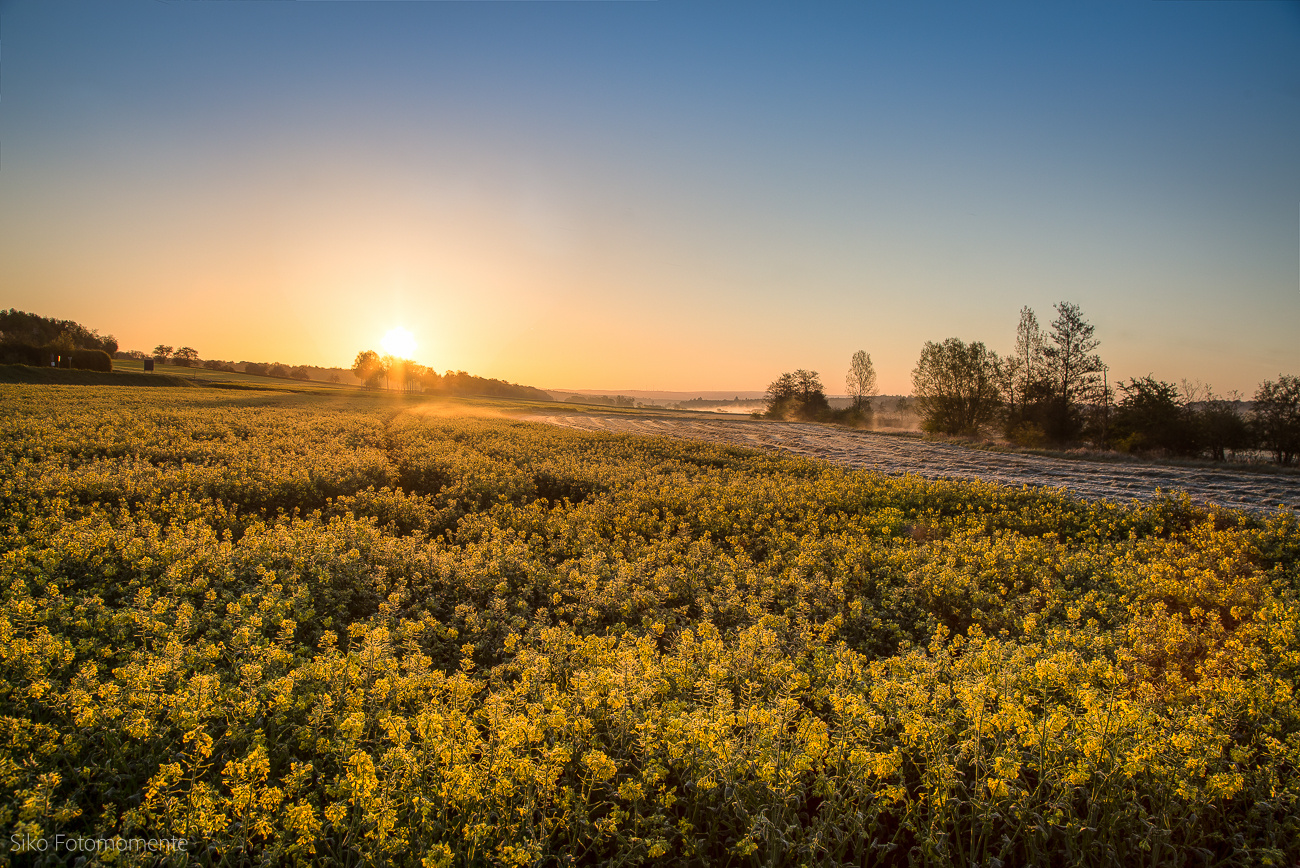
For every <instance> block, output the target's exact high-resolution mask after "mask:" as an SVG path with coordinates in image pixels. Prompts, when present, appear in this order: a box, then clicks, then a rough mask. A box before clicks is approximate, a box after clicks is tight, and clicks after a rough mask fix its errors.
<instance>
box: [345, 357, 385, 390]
mask: <svg viewBox="0 0 1300 868" xmlns="http://www.w3.org/2000/svg"><path fill="white" fill-rule="evenodd" d="M352 373H353V374H355V375H356V377H357V379H358V380H361V381H362V382H364V383H365V384H366V385H367V386H369V387H371V388H372V389H373V388H376V387H378V386H379V381H380V380H382V379H383V378H384V376H385V374H386V373H387V372H386V371H385V370H384V364H383V362H382V361H380V359H379V353H377V352H375V351H374V350H362V351H361V352H359V353H357V358H356V361H354V362H353V363H352Z"/></svg>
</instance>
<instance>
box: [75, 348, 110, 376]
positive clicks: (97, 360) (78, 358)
mask: <svg viewBox="0 0 1300 868" xmlns="http://www.w3.org/2000/svg"><path fill="white" fill-rule="evenodd" d="M72 367H74V368H76V369H77V370H81V371H112V370H113V358H112V356H110V355H109V354H108V353H106V352H104V351H103V350H73V351H72Z"/></svg>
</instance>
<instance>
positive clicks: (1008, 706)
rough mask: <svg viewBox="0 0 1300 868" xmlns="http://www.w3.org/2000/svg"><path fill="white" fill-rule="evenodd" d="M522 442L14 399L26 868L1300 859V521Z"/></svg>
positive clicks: (10, 444) (265, 399) (9, 705)
mask: <svg viewBox="0 0 1300 868" xmlns="http://www.w3.org/2000/svg"><path fill="white" fill-rule="evenodd" d="M476 407H477V408H478V409H477V410H476V409H475V408H476ZM501 407H502V405H500V404H491V405H489V404H486V403H484V404H479V405H476V404H475V403H474V402H470V401H459V402H456V403H454V404H453V403H449V402H437V401H428V400H422V399H410V400H401V399H396V398H394V397H391V396H386V395H376V394H364V393H351V394H346V393H339V394H337V395H328V394H291V393H272V392H232V391H222V390H216V389H198V388H185V389H171V388H155V389H131V388H109V387H98V386H66V387H62V386H23V385H9V386H0V540H2V541H0V595H2V601H0V830H3V838H2V840H0V851H2V850H5V849H8V851H9V852H6V853H0V860H9V861H10V862H12V863H13V864H33V863H35V864H41V863H47V864H64V863H67V862H70V861H72V860H73V859H74V858H75V857H76V856H78V855H85V854H84V853H81V854H68V853H66V852H63V853H52V852H48V851H46V852H44V853H42V852H26V853H16V852H14V850H15V849H16V848H15V846H14V844H13V843H11V842H13V841H16V840H19V841H38V840H54V836H55V835H59V834H62V835H65V836H75V837H90V838H100V839H105V840H110V841H112V840H117V839H119V838H120V839H122V840H126V839H132V838H139V839H148V838H154V839H164V838H165V839H183V840H184V841H185V842H186V850H185V854H184V855H181V854H180V853H173V855H172V856H171V857H160V856H159V855H158V854H157V853H154V854H141V853H129V852H128V853H124V854H121V855H115V856H112V857H111V858H112V859H115V860H116V862H118V863H119V864H130V863H134V862H138V863H142V864H145V863H147V864H154V863H155V861H156V860H158V859H159V858H164V859H166V858H170V859H171V861H174V862H176V863H178V864H179V863H181V862H183V861H186V860H188V861H189V862H193V863H198V864H229V865H239V864H253V863H269V864H304V865H308V864H322V865H370V864H374V865H379V864H389V863H394V864H399V865H422V864H423V865H567V864H584V865H606V864H641V863H660V864H687V865H691V864H693V865H836V864H853V865H877V864H883V865H907V864H934V865H958V864H960V865H971V864H976V865H995V864H1002V865H1029V864H1034V865H1064V864H1081V865H1180V864H1181V865H1221V864H1222V865H1263V864H1274V865H1283V864H1295V863H1296V862H1297V860H1300V819H1297V818H1298V817H1300V800H1298V797H1300V771H1298V764H1300V703H1298V702H1297V698H1296V695H1295V694H1296V687H1297V683H1298V681H1300V606H1298V605H1297V598H1296V595H1297V589H1298V588H1300V526H1298V525H1297V520H1296V517H1295V514H1294V513H1291V512H1277V513H1272V514H1254V515H1250V514H1246V513H1242V512H1236V511H1231V510H1227V509H1219V508H1210V507H1199V506H1196V505H1194V504H1193V503H1192V502H1191V501H1189V500H1187V499H1171V498H1163V499H1158V500H1155V501H1153V502H1150V503H1145V504H1141V505H1138V504H1131V505H1117V504H1115V503H1112V502H1107V501H1083V500H1079V499H1075V498H1073V497H1071V496H1068V495H1066V494H1063V493H1061V492H1056V491H1044V490H1031V489H1020V488H1007V487H1001V486H998V485H995V484H992V483H986V482H976V481H971V482H954V481H942V480H939V481H933V480H931V481H927V480H924V479H922V478H920V477H918V476H907V477H902V478H891V477H886V476H882V475H879V474H877V473H874V472H871V471H865V470H853V469H848V468H844V467H838V466H833V465H831V464H828V463H823V462H815V461H812V460H808V459H804V458H800V457H795V456H788V455H781V454H777V453H772V452H755V451H749V450H745V449H742V448H739V447H735V446H731V445H726V444H721V443H707V442H689V441H682V440H669V439H664V438H655V437H641V436H633V435H626V434H611V433H601V432H584V431H576V430H569V429H564V428H559V427H555V426H548V425H542V424H536V423H529V422H521V421H516V420H512V419H509V418H505V417H502V416H500V413H499V411H500V409H501ZM494 408H495V409H494ZM493 412H495V413H497V415H496V416H492V415H488V414H490V413H493ZM474 413H478V415H473V414H474ZM108 858H110V857H106V856H103V855H102V854H101V855H99V856H95V855H94V854H92V855H91V856H90V859H91V861H92V862H93V861H95V860H97V859H108Z"/></svg>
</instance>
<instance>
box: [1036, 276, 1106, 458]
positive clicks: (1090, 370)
mask: <svg viewBox="0 0 1300 868" xmlns="http://www.w3.org/2000/svg"><path fill="white" fill-rule="evenodd" d="M1095 331H1096V329H1095V327H1094V326H1093V325H1092V324H1091V323H1089V322H1088V321H1087V320H1085V319H1084V318H1083V313H1082V312H1081V311H1080V310H1079V306H1078V305H1075V304H1071V303H1069V302H1068V301H1063V302H1060V303H1059V304H1057V305H1056V320H1055V321H1053V323H1052V327H1051V331H1050V332H1049V333H1048V339H1047V342H1046V344H1045V345H1044V347H1043V358H1044V360H1045V361H1046V363H1047V365H1046V374H1047V376H1046V379H1047V380H1048V381H1049V382H1050V383H1051V406H1050V408H1049V413H1048V426H1049V427H1048V431H1047V433H1048V435H1049V436H1050V437H1052V438H1053V439H1054V440H1058V441H1062V440H1069V439H1071V438H1072V437H1074V436H1075V435H1076V434H1077V433H1078V431H1079V421H1080V413H1079V406H1080V405H1081V404H1082V403H1084V402H1087V401H1091V400H1094V399H1095V398H1097V396H1098V386H1099V385H1100V377H1099V374H1100V373H1101V371H1102V363H1101V357H1100V356H1098V355H1096V354H1095V353H1093V350H1095V349H1096V348H1097V347H1098V345H1099V344H1100V343H1101V342H1100V341H1098V340H1097V338H1096V337H1094V336H1093V333H1094V332H1095Z"/></svg>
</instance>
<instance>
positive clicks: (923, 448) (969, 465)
mask: <svg viewBox="0 0 1300 868" xmlns="http://www.w3.org/2000/svg"><path fill="white" fill-rule="evenodd" d="M528 418H530V419H531V420H533V421H538V422H549V423H551V424H554V425H563V426H565V427H569V428H577V429H580V430H585V431H610V432H616V433H625V434H649V435H659V436H668V437H685V438H689V439H693V440H707V441H710V442H714V443H728V444H734V445H737V446H748V447H752V448H756V449H780V450H783V451H786V452H793V453H796V454H798V455H804V456H807V457H809V458H818V459H822V460H825V461H830V462H832V463H834V464H839V465H843V466H847V467H855V468H865V469H869V470H879V471H881V472H882V473H889V474H904V473H916V474H919V475H920V476H923V477H926V478H930V479H937V478H953V479H983V480H987V481H989V482H999V483H1002V484H1004V485H1017V486H1018V485H1034V486H1047V487H1059V488H1066V489H1068V490H1069V491H1071V492H1074V493H1076V494H1078V495H1080V496H1082V497H1084V498H1087V499H1090V500H1114V501H1127V500H1134V499H1136V500H1150V499H1151V498H1153V497H1155V496H1156V494H1157V492H1158V491H1165V492H1170V491H1185V492H1187V493H1188V494H1189V495H1190V496H1191V497H1192V499H1193V500H1196V501H1198V502H1206V503H1213V504H1218V505H1220V506H1229V507H1233V508H1235V509H1242V510H1247V511H1250V512H1272V511H1273V510H1275V509H1277V508H1279V507H1284V506H1285V507H1290V508H1291V509H1295V510H1300V476H1298V475H1290V474H1286V473H1268V472H1257V471H1242V470H1232V469H1228V468H1217V467H1175V466H1161V465H1155V464H1139V463H1127V462H1114V463H1111V462H1104V461H1086V460H1071V459H1064V458H1052V457H1048V456H1043V455H1024V454H1015V453H1002V452H985V451H982V450H979V449H969V448H966V447H963V446H960V445H957V444H953V443H939V442H935V441H931V440H920V439H916V438H911V437H896V436H890V435H886V434H873V433H870V432H866V431H849V430H845V429H843V428H830V427H827V426H824V425H813V424H806V423H797V422H765V421H758V420H736V419H719V420H717V421H714V420H712V419H710V420H707V421H706V420H694V419H656V418H635V417H624V416H591V415H571V414H550V415H545V416H541V415H539V416H530V417H528Z"/></svg>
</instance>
